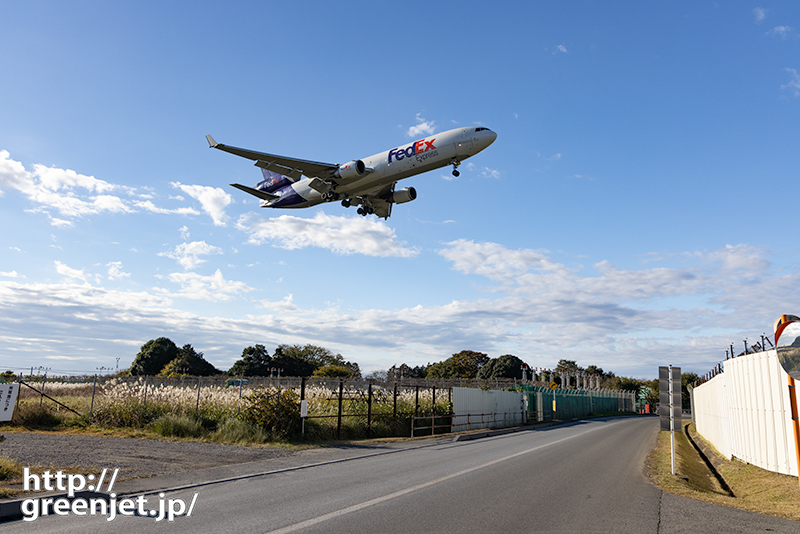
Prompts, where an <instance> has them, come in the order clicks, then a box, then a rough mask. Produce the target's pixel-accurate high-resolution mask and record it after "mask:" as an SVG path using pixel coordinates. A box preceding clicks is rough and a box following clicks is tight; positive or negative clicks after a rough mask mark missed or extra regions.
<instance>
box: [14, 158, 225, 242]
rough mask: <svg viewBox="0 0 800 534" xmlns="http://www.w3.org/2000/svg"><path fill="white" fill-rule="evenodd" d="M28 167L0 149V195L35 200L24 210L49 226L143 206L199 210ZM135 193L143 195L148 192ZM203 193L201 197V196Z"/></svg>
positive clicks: (155, 210)
mask: <svg viewBox="0 0 800 534" xmlns="http://www.w3.org/2000/svg"><path fill="white" fill-rule="evenodd" d="M32 167H33V170H32V171H28V170H26V169H25V167H24V166H23V165H22V163H20V162H18V161H14V160H13V159H11V155H10V154H9V152H8V151H7V150H0V196H1V195H3V194H4V192H5V191H7V190H16V191H19V192H21V193H22V194H24V195H25V196H26V197H28V199H29V200H30V201H31V202H33V203H34V204H35V207H33V208H31V209H29V210H27V211H30V212H33V213H44V214H45V215H47V217H48V218H49V219H50V223H51V224H52V225H53V226H58V227H71V226H73V225H74V222H73V221H72V220H69V219H75V218H81V217H86V216H90V215H95V214H101V213H112V214H130V213H136V212H137V211H138V210H145V211H150V212H153V213H165V214H180V215H198V214H199V212H198V211H197V210H194V209H193V208H177V209H165V208H160V207H158V206H156V205H155V204H153V202H152V201H150V200H134V201H132V202H131V201H130V200H128V199H127V198H123V197H121V196H119V194H122V195H124V197H130V196H132V195H134V194H135V189H134V188H131V187H126V186H122V185H117V184H112V183H110V182H107V181H105V180H100V179H98V178H95V177H93V176H87V175H84V174H80V173H78V172H76V171H73V170H70V169H59V168H55V167H47V166H44V165H39V164H34V165H33V166H32ZM187 187H199V186H187ZM209 189H211V188H209ZM111 193H119V194H111ZM139 196H140V197H141V198H146V197H148V196H151V195H149V194H148V195H139ZM201 196H203V195H201ZM210 196H213V195H210ZM203 197H204V199H205V196H203ZM205 202H206V201H205V200H204V201H201V203H203V204H204V208H205ZM51 211H54V212H57V213H58V215H60V216H61V217H67V218H68V219H64V218H60V217H55V216H53V215H51V213H50V212H51ZM215 222H216V220H215Z"/></svg>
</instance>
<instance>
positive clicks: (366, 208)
mask: <svg viewBox="0 0 800 534" xmlns="http://www.w3.org/2000/svg"><path fill="white" fill-rule="evenodd" d="M355 203H356V205H358V204H361V207H360V208H358V211H357V213H358V214H359V215H361V216H363V217H366V216H367V215H372V214H373V213H375V208H373V207H372V206H371V205H369V204H367V203H366V202H365V201H364V200H359V199H356V201H355ZM352 205H353V202H352V200H351V199H349V198H346V199H344V200H342V206H344V207H345V208H349V207H350V206H352Z"/></svg>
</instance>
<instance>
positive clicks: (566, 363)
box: [556, 360, 583, 373]
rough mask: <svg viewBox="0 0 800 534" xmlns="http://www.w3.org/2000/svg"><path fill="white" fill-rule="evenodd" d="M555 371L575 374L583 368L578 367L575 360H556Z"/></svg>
mask: <svg viewBox="0 0 800 534" xmlns="http://www.w3.org/2000/svg"><path fill="white" fill-rule="evenodd" d="M556 371H557V372H559V373H576V372H578V371H583V367H580V366H579V365H578V363H577V362H576V361H575V360H558V365H556Z"/></svg>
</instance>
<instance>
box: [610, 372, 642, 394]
mask: <svg viewBox="0 0 800 534" xmlns="http://www.w3.org/2000/svg"><path fill="white" fill-rule="evenodd" d="M644 385H645V384H644V381H643V380H639V379H638V378H626V377H624V376H618V377H616V378H615V379H614V389H621V390H622V391H635V392H636V393H637V394H638V393H639V390H640V389H641V388H642V387H643V386H644Z"/></svg>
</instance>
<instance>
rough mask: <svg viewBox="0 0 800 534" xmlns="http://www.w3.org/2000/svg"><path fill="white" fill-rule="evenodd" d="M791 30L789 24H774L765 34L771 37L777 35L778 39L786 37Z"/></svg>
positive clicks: (790, 33)
mask: <svg viewBox="0 0 800 534" xmlns="http://www.w3.org/2000/svg"><path fill="white" fill-rule="evenodd" d="M792 31H793V30H792V28H791V27H790V26H775V27H774V28H772V29H771V30H770V31H768V32H767V35H769V36H771V37H777V38H778V39H787V38H788V37H789V36H790V35H792Z"/></svg>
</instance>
